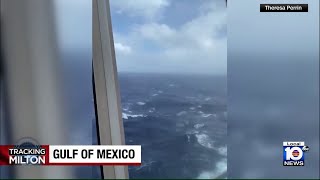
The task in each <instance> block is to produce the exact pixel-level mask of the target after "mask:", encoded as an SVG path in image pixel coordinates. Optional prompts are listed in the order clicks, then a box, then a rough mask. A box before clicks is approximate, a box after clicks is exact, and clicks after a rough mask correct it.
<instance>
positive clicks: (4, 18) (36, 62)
mask: <svg viewBox="0 0 320 180" xmlns="http://www.w3.org/2000/svg"><path fill="white" fill-rule="evenodd" d="M54 29H55V25H54V14H53V5H52V1H51V0H46V1H43V0H27V1H20V0H1V31H2V32H1V33H2V34H1V35H2V39H1V48H3V52H4V58H3V59H4V62H5V69H6V75H7V76H6V77H7V82H8V83H7V84H6V85H7V91H8V102H9V110H10V123H11V127H12V130H13V133H12V134H11V136H12V137H11V138H12V142H10V143H14V142H16V141H18V140H19V139H21V138H24V137H32V138H34V139H36V140H37V141H38V142H39V143H40V144H64V143H65V142H64V139H65V137H64V136H65V135H66V132H65V131H64V129H63V127H65V126H64V124H63V123H64V122H65V121H66V119H63V118H64V117H66V116H64V115H63V114H64V113H63V106H62V103H61V102H62V101H61V100H62V99H61V95H60V93H59V87H60V84H59V81H58V78H57V77H58V74H59V73H58V71H57V52H56V36H55V30H54ZM15 175H16V178H71V177H72V175H71V171H70V169H69V167H48V166H47V167H45V166H16V167H15Z"/></svg>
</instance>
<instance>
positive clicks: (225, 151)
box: [216, 146, 228, 156]
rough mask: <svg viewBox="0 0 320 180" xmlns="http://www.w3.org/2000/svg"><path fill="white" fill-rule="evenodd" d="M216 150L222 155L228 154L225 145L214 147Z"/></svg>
mask: <svg viewBox="0 0 320 180" xmlns="http://www.w3.org/2000/svg"><path fill="white" fill-rule="evenodd" d="M216 150H217V151H218V153H219V154H220V155H222V156H227V154H228V148H227V146H223V147H219V148H217V149H216Z"/></svg>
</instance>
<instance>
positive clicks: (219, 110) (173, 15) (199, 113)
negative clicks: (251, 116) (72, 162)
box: [110, 0, 227, 178]
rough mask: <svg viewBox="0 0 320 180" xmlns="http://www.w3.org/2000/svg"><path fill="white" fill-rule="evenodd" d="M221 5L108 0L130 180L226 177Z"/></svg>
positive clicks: (220, 2)
mask: <svg viewBox="0 0 320 180" xmlns="http://www.w3.org/2000/svg"><path fill="white" fill-rule="evenodd" d="M225 3H226V2H225V1H224V0H216V1H211V0H210V1H207V0H201V1H186V0H180V1H168V0H154V1H149V0H137V1H122V0H111V1H110V4H111V6H110V7H111V17H112V26H113V37H114V47H115V52H116V60H117V68H118V79H119V85H120V94H121V104H122V118H123V122H124V131H125V138H126V144H137V145H139V144H141V145H142V165H141V166H138V167H136V166H134V167H129V177H130V178H225V177H226V171H227V160H226V156H227V148H226V143H227V142H226V133H227V122H226V115H227V112H226V106H227V105H226V98H227V94H226V92H227V87H226V80H227V79H226V73H227V68H226V67H227V46H226V45H227V35H226V31H227V28H226V27H227V26H226V4H225ZM186 12H188V13H186Z"/></svg>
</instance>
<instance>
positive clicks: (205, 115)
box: [201, 114, 213, 118]
mask: <svg viewBox="0 0 320 180" xmlns="http://www.w3.org/2000/svg"><path fill="white" fill-rule="evenodd" d="M201 116H202V117H204V118H207V117H210V116H213V114H202V115H201Z"/></svg>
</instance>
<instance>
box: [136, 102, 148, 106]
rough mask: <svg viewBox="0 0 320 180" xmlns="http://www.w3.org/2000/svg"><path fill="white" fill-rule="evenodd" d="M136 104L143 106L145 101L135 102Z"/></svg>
mask: <svg viewBox="0 0 320 180" xmlns="http://www.w3.org/2000/svg"><path fill="white" fill-rule="evenodd" d="M137 104H138V105H140V106H143V105H145V104H146V103H145V102H137Z"/></svg>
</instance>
